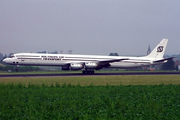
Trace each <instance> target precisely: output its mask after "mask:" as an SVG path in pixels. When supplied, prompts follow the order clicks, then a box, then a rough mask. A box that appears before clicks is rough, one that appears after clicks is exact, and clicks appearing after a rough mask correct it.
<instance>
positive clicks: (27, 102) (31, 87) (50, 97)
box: [0, 75, 180, 120]
mask: <svg viewBox="0 0 180 120" xmlns="http://www.w3.org/2000/svg"><path fill="white" fill-rule="evenodd" d="M179 100H180V75H172V76H169V75H165V76H164V75H159V76H100V77H97V76H93V77H92V76H91V77H88V76H83V77H32V78H30V77H20V78H0V105H1V107H0V119H2V120H7V119H70V120H74V119H87V120H92V119H97V120H99V119H107V120H109V119H127V120H129V119H133V120H134V119H180V101H179Z"/></svg>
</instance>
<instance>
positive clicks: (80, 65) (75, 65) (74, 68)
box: [70, 63, 84, 70]
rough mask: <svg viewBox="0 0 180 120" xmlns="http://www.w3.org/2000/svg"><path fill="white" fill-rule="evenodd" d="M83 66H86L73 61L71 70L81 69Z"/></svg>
mask: <svg viewBox="0 0 180 120" xmlns="http://www.w3.org/2000/svg"><path fill="white" fill-rule="evenodd" d="M83 68H84V65H83V64H80V63H71V64H70V69H71V70H81V69H83Z"/></svg>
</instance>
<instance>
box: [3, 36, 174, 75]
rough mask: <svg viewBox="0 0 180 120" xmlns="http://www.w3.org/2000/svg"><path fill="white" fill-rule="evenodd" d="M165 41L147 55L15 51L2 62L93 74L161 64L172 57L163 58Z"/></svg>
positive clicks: (17, 65)
mask: <svg viewBox="0 0 180 120" xmlns="http://www.w3.org/2000/svg"><path fill="white" fill-rule="evenodd" d="M167 43H168V39H162V40H161V41H160V43H159V44H158V45H157V46H156V47H155V48H154V50H153V51H152V52H151V53H150V54H149V55H147V56H142V57H127V56H99V55H75V54H41V53H17V54H12V55H11V56H10V57H9V58H5V59H3V62H4V63H6V64H9V65H15V66H16V71H17V72H18V71H19V66H20V65H25V66H26V65H27V66H59V67H61V69H62V70H82V73H83V74H94V71H95V70H100V69H102V68H122V69H127V68H136V67H144V66H151V65H156V64H163V63H165V62H167V60H169V59H172V58H173V57H170V58H163V55H164V52H165V49H166V45H167Z"/></svg>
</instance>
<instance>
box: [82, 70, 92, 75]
mask: <svg viewBox="0 0 180 120" xmlns="http://www.w3.org/2000/svg"><path fill="white" fill-rule="evenodd" d="M82 73H83V74H84V75H87V74H88V75H90V74H94V71H87V70H83V71H82Z"/></svg>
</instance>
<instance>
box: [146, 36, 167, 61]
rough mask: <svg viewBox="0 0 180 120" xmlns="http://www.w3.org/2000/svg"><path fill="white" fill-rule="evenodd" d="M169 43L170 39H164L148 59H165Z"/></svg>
mask: <svg viewBox="0 0 180 120" xmlns="http://www.w3.org/2000/svg"><path fill="white" fill-rule="evenodd" d="M167 43H168V39H162V40H161V42H160V43H159V44H158V45H157V46H156V47H155V48H154V50H153V51H152V52H151V53H150V54H149V55H147V56H146V57H148V58H163V56H164V52H165V49H166V45H167Z"/></svg>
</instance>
